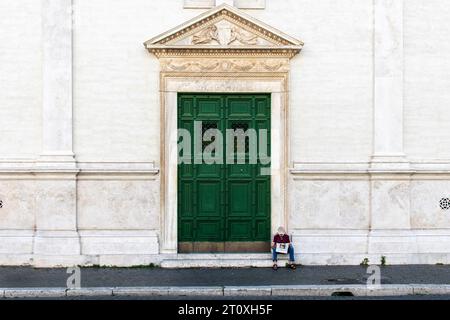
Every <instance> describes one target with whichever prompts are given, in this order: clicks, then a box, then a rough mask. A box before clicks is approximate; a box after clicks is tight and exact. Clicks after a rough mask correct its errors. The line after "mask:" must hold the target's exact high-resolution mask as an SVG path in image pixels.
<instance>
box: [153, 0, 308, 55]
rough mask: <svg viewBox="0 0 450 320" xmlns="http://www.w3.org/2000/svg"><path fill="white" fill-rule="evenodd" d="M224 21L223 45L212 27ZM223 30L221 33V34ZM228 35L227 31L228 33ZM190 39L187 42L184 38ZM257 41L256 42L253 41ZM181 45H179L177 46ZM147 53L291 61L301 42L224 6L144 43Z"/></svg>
mask: <svg viewBox="0 0 450 320" xmlns="http://www.w3.org/2000/svg"><path fill="white" fill-rule="evenodd" d="M221 21H226V22H224V23H230V24H232V25H233V27H232V36H231V38H230V34H229V33H228V34H226V33H222V35H226V36H227V37H228V39H227V41H220V40H219V37H218V36H219V33H220V32H221V30H218V28H217V27H216V25H215V24H216V23H219V24H220V22H221ZM224 30H226V29H222V32H226V31H224ZM228 32H229V31H228ZM191 36H192V37H193V38H189V39H188V37H191ZM257 38H258V39H261V40H260V41H256V39H257ZM179 42H181V43H179ZM144 45H145V47H146V48H147V50H148V51H149V52H151V53H153V54H155V55H156V56H157V57H158V58H159V57H177V56H194V57H196V56H198V57H203V56H226V57H228V56H233V57H236V56H246V57H248V56H274V57H287V58H292V57H293V56H295V55H296V54H297V53H299V52H300V51H301V49H302V47H303V42H302V41H299V40H297V39H294V38H292V37H290V36H288V35H286V34H284V33H282V32H281V31H279V30H277V29H275V28H272V27H270V26H268V25H266V24H264V23H262V22H260V21H258V20H256V19H254V18H252V17H250V16H248V15H247V14H245V13H243V12H241V11H240V10H238V9H236V8H233V7H230V6H228V5H226V4H223V5H221V6H218V7H216V8H213V9H211V10H209V11H207V12H205V13H204V14H202V15H200V16H198V17H196V18H194V19H192V20H190V21H188V22H186V23H184V24H182V25H180V26H178V27H176V28H174V29H171V30H169V31H167V32H165V33H163V34H161V35H159V36H157V37H155V38H153V39H151V40H148V41H146V42H145V43H144Z"/></svg>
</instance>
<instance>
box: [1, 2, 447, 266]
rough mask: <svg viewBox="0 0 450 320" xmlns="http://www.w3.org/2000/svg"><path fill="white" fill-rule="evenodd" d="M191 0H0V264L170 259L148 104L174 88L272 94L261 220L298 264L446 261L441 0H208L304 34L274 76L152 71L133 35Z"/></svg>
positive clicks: (165, 23)
mask: <svg viewBox="0 0 450 320" xmlns="http://www.w3.org/2000/svg"><path fill="white" fill-rule="evenodd" d="M188 2H189V3H191V6H190V5H189V4H187V3H188ZM201 2H202V4H200V3H201ZM203 2H204V3H206V2H208V3H212V2H214V1H200V0H196V1H187V0H186V1H184V0H166V1H163V2H155V1H147V0H133V1H111V0H39V1H36V0H16V1H4V2H2V3H0V146H1V148H0V201H2V207H1V208H0V265H34V266H44V267H47V266H61V265H62V266H68V265H74V264H80V265H89V264H91V265H92V264H99V265H117V266H130V265H141V264H148V263H160V262H161V261H163V260H164V259H169V258H170V259H174V258H175V259H176V258H177V254H176V223H175V222H174V220H175V221H176V216H175V217H174V215H173V214H172V215H170V214H169V213H168V212H170V210H172V212H173V209H171V208H170V205H169V204H167V202H168V200H170V199H171V198H170V194H173V192H175V197H176V189H173V188H171V187H170V181H171V183H172V184H173V176H172V180H170V179H171V178H170V177H171V173H170V172H171V171H170V169H169V168H170V166H171V165H173V162H170V158H168V157H164V154H165V153H167V152H169V149H168V148H170V144H167V143H168V142H167V141H170V137H169V134H167V131H166V130H168V128H170V126H171V125H172V126H173V117H172V118H170V117H169V118H167V117H166V115H170V114H166V113H162V112H166V109H167V107H170V106H171V107H172V108H173V106H174V104H173V94H174V93H176V92H181V91H186V90H206V91H210V92H212V91H215V90H217V91H218V92H243V91H244V92H258V91H264V92H272V93H273V96H272V99H278V101H279V107H280V110H282V111H283V112H284V113H282V112H281V111H280V114H279V119H278V120H277V121H275V126H276V127H279V128H283V129H284V127H286V128H285V129H286V130H281V132H282V133H280V136H279V139H278V140H277V141H275V142H276V143H275V145H274V147H275V148H279V149H276V150H280V155H281V158H280V159H279V162H278V163H279V166H278V167H277V168H278V169H277V171H278V172H277V173H276V174H275V180H276V181H278V186H279V190H278V189H277V190H278V193H277V192H274V190H275V189H273V194H272V197H273V199H275V200H277V199H278V201H277V202H276V203H277V212H273V214H272V220H273V222H274V228H275V225H276V224H278V223H285V224H286V225H287V227H288V229H289V232H290V233H292V235H293V239H294V242H295V245H296V248H297V250H296V251H297V253H298V259H299V262H300V263H302V264H359V263H360V262H361V261H362V260H363V259H364V258H368V259H369V261H370V262H374V263H378V262H379V261H380V259H381V256H386V260H387V262H388V263H390V264H394V263H400V264H405V263H450V210H444V209H442V208H441V207H440V206H439V201H440V200H441V199H442V198H450V129H449V128H450V118H449V117H448V116H447V113H448V112H447V108H448V104H449V103H450V93H449V90H448V88H449V87H450V78H449V77H448V74H450V61H449V59H448V50H447V47H449V46H450V43H449V42H448V41H447V39H448V37H449V35H450V25H449V24H448V22H447V21H448V20H449V19H450V5H449V4H448V3H447V1H446V0H436V1H426V0H407V1H406V0H403V1H402V0H339V1H336V0H296V1H279V0H266V1H245V0H241V1H234V2H233V1H216V2H215V3H214V4H213V5H221V3H223V2H225V3H229V4H232V5H233V4H234V5H236V6H237V7H238V8H240V9H237V10H240V11H239V12H242V15H243V16H244V17H247V15H248V16H249V19H250V17H252V18H256V19H258V20H259V21H263V22H264V23H265V24H264V25H263V26H262V27H263V28H265V27H267V26H268V25H269V26H272V27H274V28H277V29H279V30H282V31H283V35H285V36H286V37H287V39H290V38H289V37H288V36H287V35H289V36H292V37H293V38H296V39H301V40H302V41H304V43H305V45H304V47H303V49H302V50H301V52H300V53H299V54H297V55H295V57H292V59H290V62H289V64H287V63H286V64H282V67H280V68H281V69H279V72H280V73H283V77H281V76H275V75H274V74H272V75H271V74H270V73H268V74H266V72H265V71H264V70H259V69H258V70H256V69H255V73H258V74H260V75H262V73H263V71H264V74H265V77H269V78H270V79H272V80H273V81H274V82H273V83H265V82H264V81H263V80H259V81H258V78H257V77H255V78H253V79H252V80H251V81H247V82H246V81H244V80H240V81H236V80H237V79H233V78H232V77H231V78H230V75H229V74H227V75H226V76H227V77H228V78H227V80H223V79H222V80H221V81H216V82H214V81H215V80H214V79H213V77H209V78H208V77H207V76H205V75H203V76H202V77H200V79H199V78H195V79H197V80H196V81H197V82H196V81H191V82H188V83H187V82H186V79H190V78H189V75H185V76H184V77H185V78H183V79H184V80H183V79H181V80H180V79H178V78H171V77H170V74H169V76H168V77H167V78H164V77H162V76H161V72H163V73H164V72H165V71H167V70H165V69H164V68H166V67H167V66H168V64H167V63H168V62H167V61H166V60H164V59H165V58H164V57H163V58H161V57H159V58H158V57H155V55H152V54H150V53H149V52H148V51H147V50H146V48H145V47H144V46H143V45H142V43H143V42H144V41H146V40H148V39H150V38H152V37H155V36H157V35H158V34H164V33H165V32H167V31H168V30H171V29H172V28H173V27H175V26H177V25H180V24H182V23H185V22H186V21H190V20H191V19H194V18H195V17H197V16H198V15H201V14H203V13H204V12H205V11H206V10H208V9H209V8H211V4H204V3H203ZM194 3H197V4H194ZM258 6H259V7H258ZM194 7H195V8H194ZM212 10H214V9H212ZM148 49H149V50H150V48H148ZM252 59H254V58H252ZM180 61H181V60H180ZM252 61H253V60H252ZM254 61H256V62H257V61H258V60H254ZM274 61H275V60H274ZM175 62H176V63H178V64H176V65H177V66H180V65H181V64H179V61H175ZM256 62H255V63H256ZM165 63H166V64H165ZM283 63H284V62H283ZM256 65H257V64H256ZM169 67H170V66H169ZM255 68H263V67H255ZM283 68H285V69H283ZM222 71H223V70H222ZM222 71H221V70H217V72H219V73H220V72H222ZM266 71H267V70H266ZM187 72H188V73H189V72H193V73H194V71H192V70H188V71H187ZM194 76H195V75H194V74H192V77H194ZM241 76H242V77H243V79H244V78H245V75H242V74H241ZM161 79H166V80H167V82H165V83H164V86H162V82H161V81H162V80H161ZM177 79H178V80H177ZM192 79H194V78H192ZM277 81H278V82H277ZM269 82H270V81H269ZM277 86H278V87H277ZM274 88H275V89H274ZM171 99H172V100H171ZM171 101H172V103H171ZM168 119H172V122H170V121H168ZM272 125H274V124H272ZM283 151H284V152H283ZM162 159H164V160H163V162H162ZM273 188H275V187H273ZM277 188H278V187H277ZM172 205H173V204H172ZM280 208H281V209H280ZM272 209H273V208H272ZM273 210H274V209H273ZM279 211H282V212H281V213H280V212H279ZM174 244H175V247H174ZM246 256H248V255H246ZM183 257H186V255H183ZM216 257H217V258H223V256H221V255H217V256H216Z"/></svg>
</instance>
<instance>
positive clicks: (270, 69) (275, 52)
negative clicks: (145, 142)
mask: <svg viewBox="0 0 450 320" xmlns="http://www.w3.org/2000/svg"><path fill="white" fill-rule="evenodd" d="M145 46H146V48H147V49H148V50H149V51H150V52H151V53H153V54H155V55H156V56H157V57H158V58H159V60H160V64H161V76H160V91H161V172H162V176H161V237H160V250H161V253H177V244H178V241H177V235H178V226H177V214H178V212H177V211H178V210H177V203H178V202H177V197H178V192H177V162H178V161H177V160H178V159H177V152H178V146H177V103H178V99H177V97H178V93H179V92H191V93H195V92H202V93H203V92H211V93H270V94H271V148H272V150H271V155H272V158H271V203H272V208H271V211H272V213H271V219H272V231H275V230H276V228H277V227H278V226H280V225H287V213H288V208H287V204H288V202H287V196H288V195H287V172H288V161H289V150H288V146H289V125H288V124H289V122H288V110H289V108H288V102H289V97H288V91H289V90H288V88H289V83H288V80H289V67H290V58H292V57H293V56H294V55H295V54H297V53H298V52H300V50H301V48H302V46H303V43H302V42H301V41H298V40H295V39H294V38H291V37H289V36H287V35H285V34H283V33H281V32H280V31H278V30H276V29H274V28H272V27H270V26H267V25H265V24H263V23H262V22H260V21H257V20H256V19H253V18H252V17H249V16H247V15H246V14H244V13H242V12H240V11H239V10H237V9H235V8H233V7H230V6H227V5H225V4H224V5H221V6H218V7H216V8H213V9H211V10H209V11H208V12H206V13H204V14H202V15H200V16H198V17H197V18H194V19H192V20H190V21H188V22H187V23H185V24H183V25H181V26H179V27H176V28H174V29H172V30H170V31H168V32H167V33H164V34H163V35H160V36H157V37H155V38H154V39H152V40H149V41H147V42H146V43H145Z"/></svg>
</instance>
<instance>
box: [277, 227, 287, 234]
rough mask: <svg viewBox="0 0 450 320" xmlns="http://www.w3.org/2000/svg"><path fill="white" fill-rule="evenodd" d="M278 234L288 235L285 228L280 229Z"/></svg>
mask: <svg viewBox="0 0 450 320" xmlns="http://www.w3.org/2000/svg"><path fill="white" fill-rule="evenodd" d="M278 233H282V234H285V233H286V229H284V227H278Z"/></svg>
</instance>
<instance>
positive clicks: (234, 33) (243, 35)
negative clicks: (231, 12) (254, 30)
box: [228, 27, 258, 45]
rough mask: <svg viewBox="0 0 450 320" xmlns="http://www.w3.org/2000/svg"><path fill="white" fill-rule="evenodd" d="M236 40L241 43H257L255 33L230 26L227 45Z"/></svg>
mask: <svg viewBox="0 0 450 320" xmlns="http://www.w3.org/2000/svg"><path fill="white" fill-rule="evenodd" d="M236 41H238V42H240V43H242V44H248V45H256V44H258V36H257V35H255V34H251V33H248V32H245V31H244V30H242V29H239V28H237V27H232V28H231V38H230V41H228V45H230V44H232V43H233V42H236Z"/></svg>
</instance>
